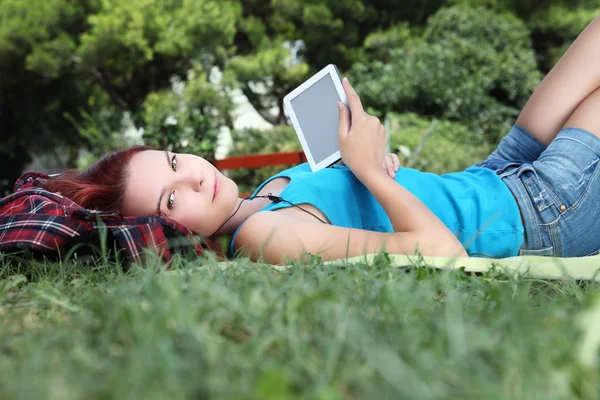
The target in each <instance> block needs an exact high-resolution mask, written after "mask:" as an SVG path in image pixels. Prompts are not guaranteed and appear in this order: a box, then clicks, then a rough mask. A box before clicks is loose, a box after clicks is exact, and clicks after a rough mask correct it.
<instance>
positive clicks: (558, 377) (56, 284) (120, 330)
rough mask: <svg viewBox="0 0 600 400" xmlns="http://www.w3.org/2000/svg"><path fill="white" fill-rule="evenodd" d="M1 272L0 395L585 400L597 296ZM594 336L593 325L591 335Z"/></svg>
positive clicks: (552, 284) (477, 279) (385, 274)
mask: <svg viewBox="0 0 600 400" xmlns="http://www.w3.org/2000/svg"><path fill="white" fill-rule="evenodd" d="M171 267H172V268H171V270H170V271H164V269H163V268H162V267H161V266H160V265H158V264H157V265H152V266H145V267H144V268H139V267H134V268H132V269H131V270H130V271H129V272H127V273H123V272H122V271H121V270H120V269H119V268H118V267H116V266H114V265H111V264H99V265H96V266H94V267H93V268H91V267H87V268H84V267H81V266H74V265H71V264H51V263H39V262H21V261H17V260H9V259H7V258H3V259H2V260H1V262H0V321H1V324H0V398H2V399H13V398H14V399H20V398H22V399H34V398H56V399H69V398H75V399H76V398H86V399H87V398H132V399H158V398H169V399H178V398H221V399H386V398H394V399H399V398H403V399H404V398H406V399H483V398H486V399H488V398H489V399H509V398H510V399H565V398H588V399H592V398H596V397H598V395H599V394H600V391H599V389H598V371H597V369H596V368H597V367H596V366H597V363H596V358H595V356H596V355H597V350H598V349H597V347H598V343H597V341H595V338H597V337H600V331H596V330H595V328H597V325H598V324H599V322H596V321H599V318H600V310H598V307H599V306H598V303H597V302H596V301H595V299H596V296H595V292H596V290H597V288H598V284H597V283H579V282H575V281H543V280H535V279H529V278H525V277H511V276H507V275H504V274H502V273H500V272H499V271H497V270H492V271H490V272H489V273H487V274H484V275H477V276H475V275H467V274H465V273H463V272H461V271H437V270H432V269H427V268H414V267H413V268H393V267H390V266H389V265H388V264H387V262H386V258H385V257H379V258H377V259H376V260H375V261H373V263H372V264H371V265H363V264H355V265H350V266H343V264H342V263H340V264H339V265H327V266H325V265H316V266H312V267H310V268H307V267H293V268H291V269H288V270H285V271H277V270H274V269H273V268H271V267H269V266H265V265H260V264H253V263H250V262H249V261H247V260H238V261H237V262H236V263H233V264H232V265H231V267H230V268H226V269H224V268H220V267H219V266H218V264H217V263H216V262H215V261H213V260H212V259H210V258H206V259H205V258H199V259H197V260H195V261H194V262H186V261H183V260H176V261H175V262H174V263H173V264H172V266H171ZM598 329H600V328H598Z"/></svg>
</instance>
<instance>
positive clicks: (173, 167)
mask: <svg viewBox="0 0 600 400" xmlns="http://www.w3.org/2000/svg"><path fill="white" fill-rule="evenodd" d="M171 169H172V170H173V171H177V155H176V154H173V158H171Z"/></svg>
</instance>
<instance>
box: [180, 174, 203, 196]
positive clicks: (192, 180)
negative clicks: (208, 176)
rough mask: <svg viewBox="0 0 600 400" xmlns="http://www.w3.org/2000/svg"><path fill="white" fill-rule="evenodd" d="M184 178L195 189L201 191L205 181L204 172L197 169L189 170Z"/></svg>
mask: <svg viewBox="0 0 600 400" xmlns="http://www.w3.org/2000/svg"><path fill="white" fill-rule="evenodd" d="M184 180H185V182H186V184H188V185H190V187H191V188H192V189H193V190H194V191H196V192H199V191H200V184H201V183H202V181H204V174H202V172H200V171H197V170H189V171H187V172H186V173H185V176H184Z"/></svg>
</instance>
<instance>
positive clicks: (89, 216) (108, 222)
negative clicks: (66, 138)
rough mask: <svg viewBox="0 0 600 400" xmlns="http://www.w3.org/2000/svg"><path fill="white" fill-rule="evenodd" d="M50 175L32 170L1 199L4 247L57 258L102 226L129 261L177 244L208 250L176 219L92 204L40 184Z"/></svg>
mask: <svg viewBox="0 0 600 400" xmlns="http://www.w3.org/2000/svg"><path fill="white" fill-rule="evenodd" d="M46 178H47V176H46V175H44V174H38V173H27V174H25V175H23V176H22V177H21V178H20V179H19V180H18V181H17V183H16V184H15V190H14V192H13V193H12V194H11V195H9V196H7V197H4V198H2V199H0V251H5V252H9V253H10V252H22V251H23V250H26V251H28V252H32V253H34V254H42V255H46V256H49V257H51V258H52V257H53V256H57V255H58V254H60V249H61V248H63V247H64V246H65V245H68V244H69V242H70V241H72V240H74V239H77V238H81V237H83V236H85V235H89V234H91V233H93V232H96V233H99V234H101V231H102V230H103V229H105V232H110V234H111V235H112V237H113V238H114V239H115V242H116V244H117V247H118V249H119V250H120V251H121V252H122V256H124V261H125V263H126V264H130V263H132V262H140V261H141V260H142V257H143V254H144V252H145V251H146V250H151V251H153V252H155V253H156V254H159V255H160V256H161V257H162V259H163V260H165V261H168V260H169V259H170V258H171V256H172V253H173V251H174V250H175V251H178V250H183V249H184V248H187V249H189V246H191V248H192V250H193V251H194V252H195V253H196V254H202V253H203V251H204V248H203V247H202V245H201V243H200V240H199V238H198V237H197V236H195V235H194V233H193V232H192V231H190V230H189V229H187V228H186V227H184V226H183V225H181V224H179V223H177V222H175V221H173V220H171V219H168V218H162V217H124V216H122V215H121V214H119V213H117V212H101V211H92V210H88V209H85V208H83V207H81V206H79V205H78V204H76V203H74V202H73V201H71V200H70V199H68V198H66V197H63V196H61V195H59V194H57V193H51V192H49V191H47V190H45V189H42V188H41V187H39V186H40V183H41V182H43V180H44V179H46ZM182 244H183V245H182ZM109 245H110V244H109ZM186 245H188V246H187V247H186Z"/></svg>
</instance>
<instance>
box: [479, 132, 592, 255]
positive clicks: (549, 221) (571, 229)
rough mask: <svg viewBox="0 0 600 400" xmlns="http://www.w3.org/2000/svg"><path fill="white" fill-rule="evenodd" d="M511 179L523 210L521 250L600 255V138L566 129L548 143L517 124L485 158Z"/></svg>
mask: <svg viewBox="0 0 600 400" xmlns="http://www.w3.org/2000/svg"><path fill="white" fill-rule="evenodd" d="M475 165H476V166H479V167H484V168H489V169H491V170H493V171H494V172H496V174H497V175H498V176H499V177H500V178H501V179H502V181H504V183H506V185H507V186H508V188H509V189H510V190H511V192H512V194H513V195H514V197H515V200H516V201H517V205H518V206H519V209H520V211H521V218H522V221H523V227H524V229H525V241H524V243H523V245H522V246H521V249H520V251H519V255H540V256H556V257H581V256H588V255H594V254H600V179H598V175H599V174H600V138H598V137H596V136H595V135H593V134H592V133H590V132H588V131H586V130H583V129H578V128H565V129H562V130H561V131H560V132H559V133H558V135H557V136H556V138H555V139H554V140H553V141H552V143H550V145H549V146H548V147H546V146H544V145H543V144H542V143H540V142H539V141H538V140H537V139H536V138H534V137H533V136H532V135H531V134H530V133H529V132H527V131H526V130H524V129H523V128H521V127H519V126H516V125H515V126H514V127H513V128H512V129H511V131H510V132H509V133H508V135H506V136H505V137H504V138H503V139H502V142H500V144H499V145H498V148H497V149H496V150H494V152H493V153H492V154H491V155H490V156H489V157H488V158H487V159H486V160H485V161H483V162H480V163H477V164H475Z"/></svg>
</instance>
